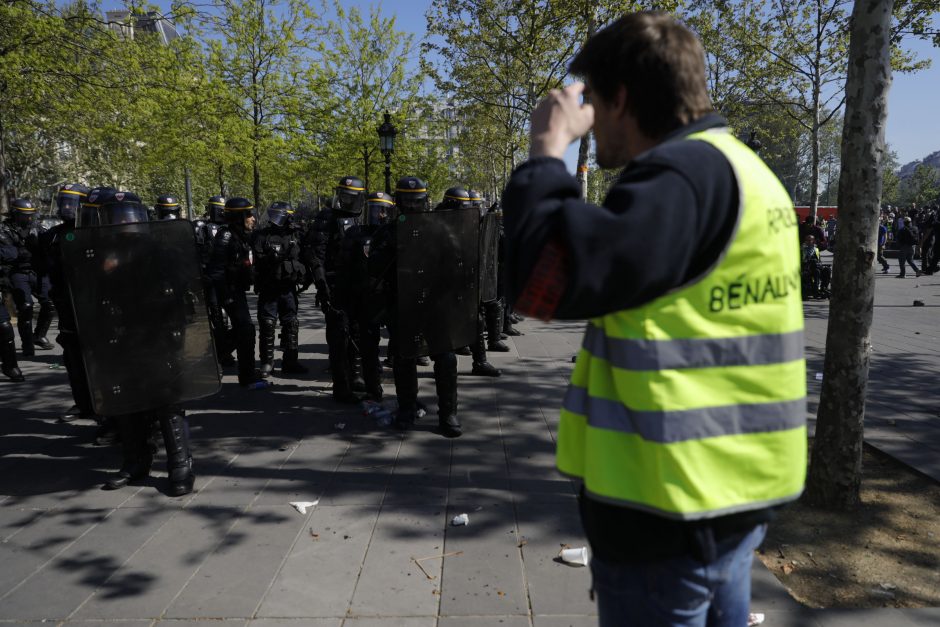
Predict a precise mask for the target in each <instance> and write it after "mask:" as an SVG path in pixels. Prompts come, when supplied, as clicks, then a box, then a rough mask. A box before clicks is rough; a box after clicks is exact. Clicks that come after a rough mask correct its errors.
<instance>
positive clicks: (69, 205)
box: [55, 194, 81, 220]
mask: <svg viewBox="0 0 940 627" xmlns="http://www.w3.org/2000/svg"><path fill="white" fill-rule="evenodd" d="M55 204H56V208H57V210H58V213H59V217H60V218H62V219H63V220H74V219H75V216H76V215H77V214H78V208H79V206H80V205H81V201H80V200H79V197H78V196H76V195H74V194H59V197H58V198H56V199H55Z"/></svg>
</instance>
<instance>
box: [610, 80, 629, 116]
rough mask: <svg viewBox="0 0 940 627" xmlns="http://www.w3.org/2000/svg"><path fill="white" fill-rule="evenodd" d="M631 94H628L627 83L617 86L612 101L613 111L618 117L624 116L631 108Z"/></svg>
mask: <svg viewBox="0 0 940 627" xmlns="http://www.w3.org/2000/svg"><path fill="white" fill-rule="evenodd" d="M629 103H630V96H629V94H627V87H626V85H622V84H621V85H620V86H619V87H617V92H616V93H615V94H614V99H613V101H612V102H611V105H612V107H611V108H612V109H613V113H614V114H615V115H616V116H617V117H618V118H622V117H623V116H624V114H626V113H627V112H628V111H629V110H630V109H629Z"/></svg>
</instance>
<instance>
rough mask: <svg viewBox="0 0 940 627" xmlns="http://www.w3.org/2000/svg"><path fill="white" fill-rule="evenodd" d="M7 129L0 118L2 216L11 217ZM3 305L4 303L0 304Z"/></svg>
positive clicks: (0, 201)
mask: <svg viewBox="0 0 940 627" xmlns="http://www.w3.org/2000/svg"><path fill="white" fill-rule="evenodd" d="M5 135H6V129H5V127H4V126H3V119H2V118H0V215H4V216H5V215H9V212H10V206H9V196H8V195H7V191H8V190H7V184H8V183H9V181H8V180H7V144H6V137H5ZM0 305H2V303H0Z"/></svg>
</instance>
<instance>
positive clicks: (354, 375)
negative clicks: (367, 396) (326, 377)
mask: <svg viewBox="0 0 940 627" xmlns="http://www.w3.org/2000/svg"><path fill="white" fill-rule="evenodd" d="M349 366H350V377H349V381H350V385H351V386H352V390H353V392H359V393H365V391H366V380H365V378H363V376H362V355H359V354H357V355H354V356H351V358H350V360H349Z"/></svg>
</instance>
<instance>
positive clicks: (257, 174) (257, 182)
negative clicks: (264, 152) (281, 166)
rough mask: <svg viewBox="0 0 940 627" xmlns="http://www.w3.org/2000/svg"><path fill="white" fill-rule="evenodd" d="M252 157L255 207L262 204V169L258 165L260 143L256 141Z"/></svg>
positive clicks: (252, 189) (252, 149)
mask: <svg viewBox="0 0 940 627" xmlns="http://www.w3.org/2000/svg"><path fill="white" fill-rule="evenodd" d="M251 153H252V159H251V174H252V187H251V191H252V193H253V194H254V199H253V200H254V203H255V207H260V206H261V170H260V168H259V166H258V159H259V157H258V144H257V142H256V143H255V145H254V146H252V147H251Z"/></svg>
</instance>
